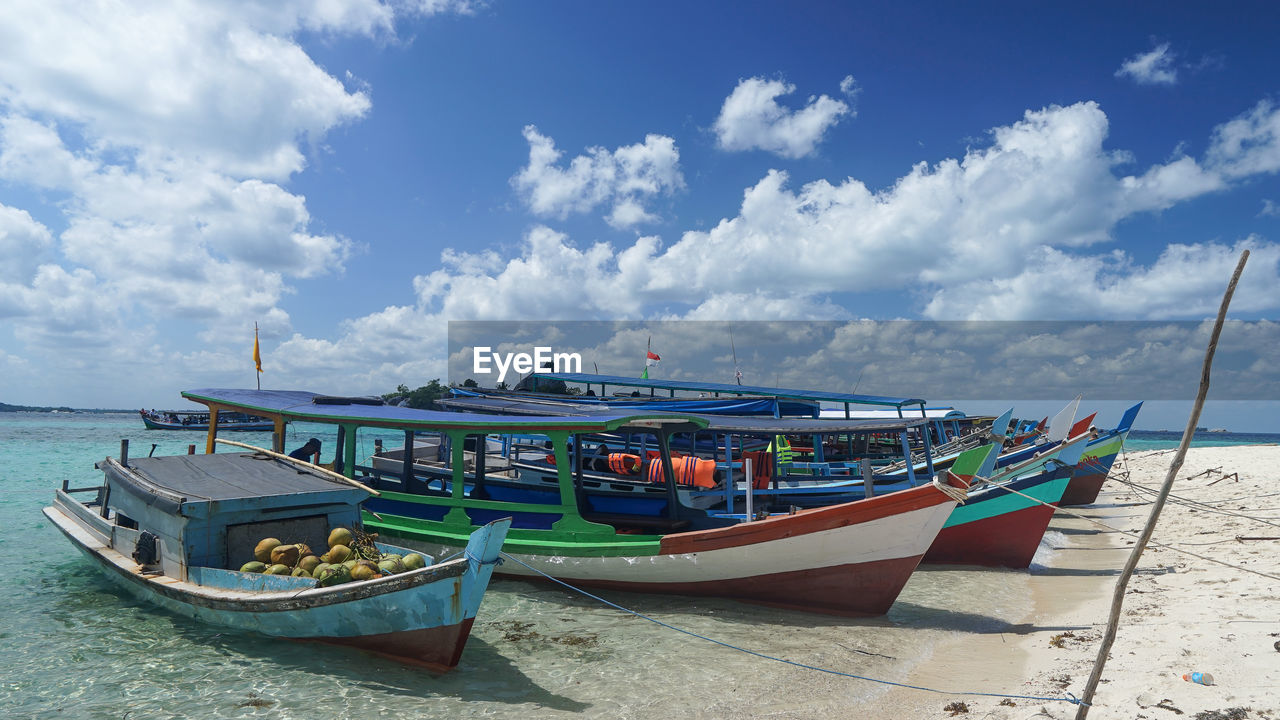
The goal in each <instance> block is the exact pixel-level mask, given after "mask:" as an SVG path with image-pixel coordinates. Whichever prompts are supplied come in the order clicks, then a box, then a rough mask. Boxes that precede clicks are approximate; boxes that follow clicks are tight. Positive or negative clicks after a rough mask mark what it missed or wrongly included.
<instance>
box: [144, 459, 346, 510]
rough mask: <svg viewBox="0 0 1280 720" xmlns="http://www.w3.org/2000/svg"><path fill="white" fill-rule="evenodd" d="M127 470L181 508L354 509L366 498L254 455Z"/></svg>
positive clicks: (149, 463)
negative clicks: (278, 505) (339, 505)
mask: <svg viewBox="0 0 1280 720" xmlns="http://www.w3.org/2000/svg"><path fill="white" fill-rule="evenodd" d="M129 469H130V470H133V471H134V473H136V474H137V476H138V477H140V478H141V479H142V480H143V481H145V482H146V483H149V484H150V485H152V486H155V487H158V488H162V489H164V490H168V491H169V492H171V493H174V494H176V495H179V496H181V497H182V498H183V503H184V504H187V505H190V504H193V503H195V504H199V503H216V502H222V503H225V502H227V501H229V500H252V499H255V498H274V497H288V498H290V499H291V500H292V501H293V502H295V503H296V504H307V503H315V502H320V498H322V497H323V498H324V499H325V500H327V501H329V502H332V501H334V499H339V500H340V501H342V502H346V503H349V504H352V505H354V504H356V503H358V502H360V501H361V500H364V499H365V498H367V497H369V493H368V492H366V491H364V490H361V489H360V488H357V487H352V486H349V485H343V484H340V483H337V482H334V481H333V480H330V479H328V478H326V477H323V476H322V475H320V474H319V473H315V472H312V471H308V470H306V469H302V468H299V467H298V466H296V465H291V464H289V463H286V462H284V461H282V460H277V459H275V458H271V457H267V456H266V455H261V454H256V453H217V454H216V455H173V456H165V457H145V458H129ZM122 479H127V476H126V477H124V478H122ZM138 487H139V489H146V490H149V489H150V488H145V487H143V486H138ZM130 489H132V488H130Z"/></svg>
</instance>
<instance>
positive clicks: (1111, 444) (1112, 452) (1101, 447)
mask: <svg viewBox="0 0 1280 720" xmlns="http://www.w3.org/2000/svg"><path fill="white" fill-rule="evenodd" d="M1127 436H1128V433H1127V432H1126V433H1123V434H1120V435H1116V436H1114V437H1111V438H1106V439H1104V441H1103V442H1101V443H1099V444H1098V445H1096V446H1094V447H1088V448H1085V452H1084V455H1082V456H1081V457H1080V462H1079V463H1078V464H1077V465H1076V469H1075V473H1074V474H1073V475H1072V476H1071V482H1070V483H1069V484H1068V485H1067V489H1066V490H1065V491H1064V492H1063V493H1062V502H1061V503H1060V504H1061V505H1062V506H1063V507H1076V506H1080V505H1092V504H1093V503H1095V502H1097V501H1098V493H1100V492H1102V484H1103V483H1105V482H1106V480H1107V476H1108V475H1110V473H1111V466H1112V465H1114V464H1115V461H1116V456H1117V455H1119V454H1120V451H1121V450H1122V449H1123V448H1124V441H1125V438H1126V437H1127Z"/></svg>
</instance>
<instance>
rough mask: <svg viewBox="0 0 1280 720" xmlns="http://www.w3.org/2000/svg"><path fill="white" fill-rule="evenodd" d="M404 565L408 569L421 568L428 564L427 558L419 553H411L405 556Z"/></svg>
mask: <svg viewBox="0 0 1280 720" xmlns="http://www.w3.org/2000/svg"><path fill="white" fill-rule="evenodd" d="M404 566H405V569H407V570H421V569H422V568H424V567H426V566H427V559H426V558H425V557H423V556H422V555H420V554H419V553H409V554H408V555H405V556H404Z"/></svg>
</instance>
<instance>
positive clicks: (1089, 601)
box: [849, 445, 1280, 720]
mask: <svg viewBox="0 0 1280 720" xmlns="http://www.w3.org/2000/svg"><path fill="white" fill-rule="evenodd" d="M1173 455H1174V453H1173V451H1171V450H1169V451H1148V452H1142V453H1128V454H1126V455H1125V456H1122V459H1121V460H1120V461H1117V463H1116V467H1115V468H1114V469H1113V470H1112V475H1111V479H1109V480H1108V481H1107V484H1106V485H1104V486H1103V494H1102V495H1101V496H1100V497H1099V499H1098V503H1097V504H1095V505H1093V506H1090V507H1086V508H1071V509H1069V510H1071V511H1073V512H1078V513H1080V514H1081V515H1085V516H1087V517H1089V518H1092V519H1094V520H1097V521H1099V522H1103V523H1106V524H1108V525H1111V526H1113V527H1115V528H1118V529H1120V530H1126V531H1129V532H1133V533H1139V532H1141V530H1142V527H1143V525H1144V524H1145V522H1146V520H1147V518H1148V516H1149V513H1150V508H1151V501H1152V500H1153V499H1154V497H1155V493H1156V491H1157V490H1158V488H1159V486H1160V484H1161V483H1162V482H1163V480H1164V477H1165V475H1166V473H1167V472H1168V468H1169V464H1170V462H1171V461H1172V459H1173ZM1126 478H1127V480H1128V481H1129V482H1131V483H1134V484H1136V485H1140V486H1145V487H1146V488H1151V490H1150V491H1145V490H1142V489H1140V488H1136V487H1133V486H1129V485H1126V484H1125V483H1124V481H1125V480H1126ZM1173 496H1176V497H1171V498H1170V500H1169V502H1168V503H1167V504H1166V505H1165V508H1164V511H1163V512H1162V514H1161V516H1160V520H1159V523H1158V525H1157V526H1156V530H1155V534H1154V536H1153V537H1152V544H1151V545H1150V546H1149V547H1148V548H1147V550H1146V552H1145V553H1144V555H1143V557H1142V559H1141V562H1140V563H1139V564H1138V567H1137V570H1136V572H1135V573H1134V575H1133V577H1132V579H1131V580H1130V582H1129V585H1128V590H1127V592H1126V595H1125V599H1124V606H1123V611H1122V615H1121V621H1120V626H1119V631H1118V634H1117V636H1116V640H1115V644H1114V645H1113V647H1112V650H1111V656H1110V659H1109V660H1108V661H1107V663H1106V666H1105V668H1104V671H1103V674H1102V680H1101V683H1100V685H1099V686H1098V690H1097V694H1096V695H1095V697H1094V701H1093V707H1092V708H1091V710H1090V713H1089V717H1090V718H1170V719H1172V718H1176V717H1179V716H1183V717H1186V718H1197V719H1202V720H1220V719H1222V718H1232V719H1236V718H1277V717H1280V579H1276V578H1278V577H1280V446H1275V445H1264V446H1235V447H1208V448H1192V449H1191V450H1190V451H1189V452H1188V454H1187V457H1186V461H1185V463H1184V464H1183V467H1182V469H1181V471H1180V472H1179V473H1178V480H1177V481H1176V482H1175V484H1174V487H1173ZM1179 498H1182V499H1185V500H1190V501H1193V502H1194V503H1202V504H1203V505H1200V506H1195V505H1194V504H1188V503H1187V502H1184V501H1180V500H1179ZM1229 513H1235V514H1236V515H1232V514H1229ZM1241 516H1249V517H1250V518H1258V519H1259V520H1251V519H1247V518H1245V517H1241ZM1238 538H1240V539H1238ZM1248 538H1257V539H1248ZM1046 540H1047V542H1046V543H1044V544H1042V548H1041V555H1039V556H1037V564H1036V565H1034V566H1033V568H1032V571H1031V573H1032V575H1031V583H1030V585H1031V588H1032V593H1033V597H1034V609H1033V610H1032V611H1031V613H1030V615H1029V616H1028V617H1027V618H1026V619H1025V621H1024V622H1023V623H1022V624H1021V625H1019V626H1015V628H1014V629H1012V630H1009V631H1005V632H1002V633H996V634H972V633H969V634H961V635H960V636H959V637H957V638H956V639H955V640H954V641H953V642H948V643H946V644H944V645H942V646H939V647H937V648H935V651H934V653H933V654H932V656H931V657H930V658H929V659H928V660H927V661H925V662H924V663H922V664H921V665H919V666H917V667H916V668H915V669H914V670H913V672H912V673H911V676H910V678H909V679H908V682H911V683H915V684H920V685H925V686H931V687H946V688H960V687H963V688H966V689H968V688H972V689H974V690H980V691H989V690H995V691H997V692H1009V693H1018V694H1022V695H1027V696H1058V697H1060V696H1062V695H1063V693H1064V692H1071V693H1075V694H1076V695H1079V694H1081V693H1082V692H1083V689H1084V686H1085V683H1086V680H1087V679H1088V677H1089V673H1090V671H1091V669H1092V667H1093V663H1094V660H1095V657H1096V655H1097V651H1098V648H1099V646H1100V642H1101V638H1102V635H1103V632H1104V630H1105V626H1106V621H1107V617H1108V613H1109V610H1110V605H1111V599H1112V594H1113V591H1114V588H1115V583H1116V579H1117V577H1118V575H1119V572H1120V570H1121V568H1122V567H1123V566H1124V564H1125V562H1126V560H1127V558H1128V556H1129V552H1130V549H1131V547H1132V545H1133V542H1134V541H1133V538H1132V537H1130V536H1126V535H1123V534H1121V533H1118V532H1111V531H1107V530H1104V529H1102V528H1099V527H1097V526H1096V525H1093V524H1092V523H1090V522H1087V521H1085V520H1082V519H1080V518H1076V517H1072V516H1070V515H1068V514H1066V512H1065V511H1060V512H1059V513H1058V514H1057V516H1056V517H1055V518H1054V521H1053V523H1052V524H1051V526H1050V529H1049V533H1048V534H1047V535H1046ZM1156 543H1162V544H1165V545H1171V546H1176V547H1178V548H1181V549H1183V550H1187V551H1190V552H1193V553H1196V554H1197V555H1202V556H1205V557H1207V558H1212V559H1213V560H1217V561H1221V562H1223V563H1228V564H1230V565H1234V566H1237V567H1239V568H1245V569H1247V570H1253V571H1256V572H1258V573H1265V574H1269V575H1271V576H1272V577H1271V578H1267V577H1263V576H1260V575H1257V574H1253V573H1250V572H1247V571H1245V570H1240V569H1236V568H1232V567H1227V566H1224V565H1221V564H1217V563H1215V562H1211V561H1209V560H1203V559H1199V558H1196V557H1192V556H1189V555H1185V554H1183V553H1179V552H1175V551H1174V550H1170V549H1167V548H1162V547H1158V546H1156ZM1041 560H1043V563H1041ZM1189 672H1204V673H1209V674H1211V675H1212V676H1213V679H1214V684H1213V685H1212V686H1203V685H1197V684H1194V683H1191V682H1187V681H1184V680H1183V679H1182V675H1183V673H1189ZM961 704H962V705H961ZM1076 710H1077V708H1076V706H1074V705H1071V704H1068V703H1063V702H1038V701H1034V700H1022V699H1002V698H999V697H976V696H965V695H956V696H947V695H937V694H930V693H924V692H921V691H916V690H905V689H894V690H892V691H890V692H888V693H886V694H884V695H882V696H880V697H878V698H877V699H876V700H875V701H874V702H872V703H870V704H868V705H867V706H864V707H860V708H850V715H849V716H850V717H854V716H857V717H885V718H888V717H914V718H943V717H953V716H954V717H975V718H984V719H985V718H996V719H1001V718H1009V719H1011V720H1012V719H1014V718H1017V719H1025V718H1030V717H1050V718H1071V717H1074V716H1075V714H1076Z"/></svg>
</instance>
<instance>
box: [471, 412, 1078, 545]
mask: <svg viewBox="0 0 1280 720" xmlns="http://www.w3.org/2000/svg"><path fill="white" fill-rule="evenodd" d="M447 403H448V406H449V407H451V408H456V409H459V410H467V411H470V412H477V413H486V412H487V413H495V412H510V413H522V412H533V411H535V410H536V411H538V412H543V413H547V412H557V413H565V414H577V415H585V414H588V413H589V411H588V410H585V409H584V408H582V406H581V405H579V404H577V403H575V402H573V401H572V400H567V399H566V400H561V401H559V402H558V403H557V402H556V401H554V400H552V399H543V400H541V401H539V402H538V403H536V404H535V403H521V402H519V400H518V398H506V399H495V398H490V397H483V396H476V395H474V394H473V396H470V397H461V398H454V399H453V400H450V401H447ZM1077 404H1078V399H1077V400H1076V401H1073V402H1072V403H1069V404H1068V405H1067V407H1066V408H1064V409H1063V411H1062V412H1060V413H1059V414H1058V416H1056V417H1055V418H1054V420H1053V423H1052V425H1051V427H1050V430H1049V433H1048V438H1047V440H1044V439H1042V441H1041V442H1040V443H1039V444H1036V445H1033V446H1029V447H1026V448H1022V447H1019V448H1013V449H1011V451H1010V452H1008V453H1005V454H1003V455H999V456H998V455H997V452H996V451H997V449H998V448H1000V446H1001V441H1002V440H1004V433H1005V429H1006V427H1007V425H1006V423H1007V422H1008V420H1009V418H1010V417H1011V414H1012V413H1011V411H1010V412H1005V413H1003V414H1002V415H1000V416H999V417H997V418H996V420H995V423H994V424H993V426H992V427H991V428H988V429H987V431H986V432H982V433H973V434H970V435H968V436H965V438H964V439H965V440H966V441H967V442H966V443H961V444H960V445H961V446H963V445H964V444H968V443H971V442H973V441H981V440H986V441H987V445H985V446H978V445H974V446H972V447H969V448H967V449H964V450H959V451H956V450H954V448H955V447H957V445H951V446H950V447H952V448H953V451H952V452H949V453H948V454H947V455H945V456H944V458H943V459H942V460H941V461H939V460H932V455H931V453H930V452H929V448H928V447H927V439H928V436H927V435H924V436H923V437H924V439H925V441H926V447H925V448H922V449H921V450H920V451H919V452H915V453H912V460H913V463H912V464H910V465H909V464H907V463H906V462H905V461H903V462H898V463H896V464H888V465H878V466H872V467H868V468H867V470H868V472H869V475H866V476H864V475H863V472H862V467H861V465H862V463H863V460H864V459H865V456H863V457H859V458H857V459H853V457H852V455H853V452H852V451H853V450H854V449H855V448H856V449H857V450H858V451H859V452H861V450H862V448H864V447H865V445H864V444H863V442H862V440H864V439H865V436H867V435H872V434H875V435H883V436H895V437H897V438H898V447H899V453H900V455H901V456H904V457H905V448H907V447H908V445H909V443H908V440H907V433H908V432H909V431H918V430H920V429H922V428H923V427H924V426H925V424H926V422H928V421H927V420H926V419H924V418H912V419H891V418H883V417H882V419H879V420H870V419H852V420H848V419H844V418H839V417H831V418H826V419H818V420H815V419H811V418H759V417H717V416H702V417H703V418H704V419H705V420H706V421H707V427H706V428H703V429H701V430H698V431H696V433H695V435H696V436H697V438H698V439H702V440H705V439H706V438H707V436H708V435H709V436H711V441H710V442H709V443H708V442H703V441H701V440H700V441H698V442H694V443H692V444H693V445H694V446H696V447H698V448H704V447H711V448H712V455H713V456H714V458H715V459H716V460H717V461H718V462H717V467H718V468H719V469H721V470H724V471H739V470H741V469H742V463H741V462H740V460H741V456H742V455H743V453H742V452H741V451H740V450H735V448H742V447H747V448H751V447H755V448H761V449H762V448H764V447H766V446H768V445H769V444H770V443H772V442H773V440H774V438H776V437H778V436H783V437H790V438H791V439H792V442H801V441H802V440H804V441H808V442H810V443H811V445H812V447H811V448H810V453H809V454H810V457H811V458H812V460H813V461H793V460H788V461H786V462H778V459H777V457H776V456H774V454H772V453H770V452H760V451H759V450H756V451H748V452H747V454H749V455H752V456H753V457H754V458H755V462H756V467H755V468H753V475H754V476H755V479H756V482H753V483H748V482H746V481H745V479H740V478H739V476H737V475H735V482H734V484H733V486H732V487H731V486H730V485H728V484H722V486H721V487H719V488H717V489H714V490H689V491H687V495H689V496H690V497H689V499H688V500H686V502H688V503H700V504H699V505H698V506H699V507H706V508H708V512H709V513H710V514H713V515H735V516H742V515H743V514H744V513H745V514H750V513H749V512H748V511H747V510H746V506H747V505H748V503H746V502H745V499H746V497H747V495H748V493H750V495H751V496H752V502H751V503H749V505H750V507H751V508H753V509H754V508H761V507H764V508H773V509H778V508H782V509H784V510H785V508H787V507H789V506H796V507H801V508H812V507H823V506H827V505H834V504H838V503H842V502H849V501H850V500H853V499H857V498H861V497H865V496H868V495H870V494H884V493H887V492H893V491H895V490H902V489H907V488H910V487H914V486H916V485H919V484H921V483H923V482H928V481H929V479H930V478H931V477H932V475H933V471H934V469H935V468H937V467H939V465H943V466H946V467H950V466H952V464H953V463H956V462H961V460H960V458H962V457H968V460H966V461H964V462H963V463H962V465H963V466H965V467H968V466H970V465H972V466H977V465H979V464H980V465H981V466H982V467H981V468H980V469H978V470H977V475H979V476H981V477H982V478H985V481H983V482H981V483H980V484H979V485H977V486H975V487H973V488H971V489H970V491H969V497H968V499H967V500H966V501H965V503H964V504H963V505H959V506H957V507H956V508H955V509H954V510H953V511H952V512H951V515H950V516H949V517H948V518H947V521H946V523H945V524H944V526H943V529H942V531H941V532H940V533H939V535H938V537H937V538H936V539H935V540H934V542H933V543H932V545H931V546H930V548H929V550H928V552H926V554H925V557H924V560H923V562H926V563H929V562H933V563H952V564H966V565H984V566H990V567H1011V568H1025V567H1028V566H1029V565H1030V564H1031V560H1032V558H1033V556H1034V555H1035V552H1036V549H1037V548H1038V547H1039V544H1040V540H1041V538H1042V537H1043V536H1044V533H1045V531H1046V530H1047V529H1048V526H1049V522H1050V521H1051V520H1052V518H1053V512H1054V506H1055V505H1056V504H1057V503H1058V501H1059V500H1060V499H1061V497H1062V493H1063V490H1064V489H1065V488H1066V485H1067V482H1068V479H1069V478H1070V477H1071V474H1072V472H1073V470H1074V468H1075V466H1076V463H1077V462H1078V460H1079V458H1080V454H1081V452H1082V451H1083V450H1084V446H1085V443H1086V442H1087V441H1088V440H1089V427H1090V423H1091V422H1092V420H1093V417H1094V416H1093V415H1090V416H1088V417H1086V418H1084V419H1083V420H1080V421H1077V422H1075V423H1074V425H1073V424H1072V420H1073V419H1074V414H1075V411H1076V406H1077ZM853 414H859V413H853ZM824 439H825V440H824ZM590 440H592V441H596V442H604V441H605V440H604V438H602V437H594V438H590ZM682 440H686V439H684V438H682ZM608 442H609V447H610V448H612V449H614V450H618V451H621V452H623V453H632V452H641V453H643V452H644V450H643V446H641V448H640V449H639V450H637V449H636V445H637V443H636V442H635V441H634V440H632V439H630V438H626V439H624V441H623V442H621V443H617V442H614V440H613V439H610V440H609V441H608ZM641 442H643V436H642V441H641ZM650 444H652V443H650ZM687 444H689V443H685V444H682V447H684V446H686V445H687ZM597 447H598V446H597ZM824 447H826V448H827V451H826V454H825V455H824V454H823V453H822V452H821V450H822V448H824ZM846 448H847V449H848V451H849V452H848V454H847V455H845V459H837V458H836V457H835V455H836V453H837V452H839V453H841V454H844V453H845V451H846ZM590 456H591V453H590V452H588V457H590ZM706 456H707V455H706V454H704V455H703V457H706ZM984 457H985V458H986V459H985V460H984V459H983V458H984ZM1002 459H1003V462H1001V460H1002ZM506 461H508V462H511V463H512V464H513V465H515V466H516V467H519V468H521V469H522V470H525V471H526V472H524V473H522V475H521V480H522V482H524V483H525V484H526V485H529V484H537V483H538V482H539V481H541V482H543V483H547V484H554V483H555V466H554V465H551V464H550V463H547V462H545V461H543V460H542V458H541V453H539V454H537V455H536V456H535V457H533V458H532V459H515V460H506ZM762 461H763V462H764V463H765V464H766V466H765V467H761V463H762ZM997 465H1003V467H1001V468H999V469H997ZM886 468H887V469H888V470H889V472H886V471H885V470H886ZM968 472H969V473H972V472H973V470H972V469H970V470H968ZM761 478H764V479H765V480H766V482H765V483H764V484H763V485H762V484H761V483H760V482H759V481H760V479H761ZM584 480H585V482H584V488H583V491H584V498H583V502H584V503H585V504H588V505H590V506H592V507H593V508H601V507H607V508H608V509H609V511H611V512H613V513H617V514H620V515H621V514H625V515H645V514H653V513H655V512H656V508H654V507H652V506H651V505H647V504H646V499H645V498H644V496H642V495H639V494H638V493H642V492H645V491H648V492H650V493H654V492H659V489H658V488H654V487H652V486H649V485H647V484H646V483H645V482H644V479H643V478H638V477H625V476H619V475H616V474H609V473H608V472H601V471H597V472H587V473H585V474H584ZM868 481H869V482H868ZM753 486H754V487H753ZM492 492H493V491H491V493H492ZM526 492H527V491H526ZM682 498H683V496H682ZM650 502H651V501H650ZM708 502H714V503H715V504H714V505H711V504H708Z"/></svg>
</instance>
